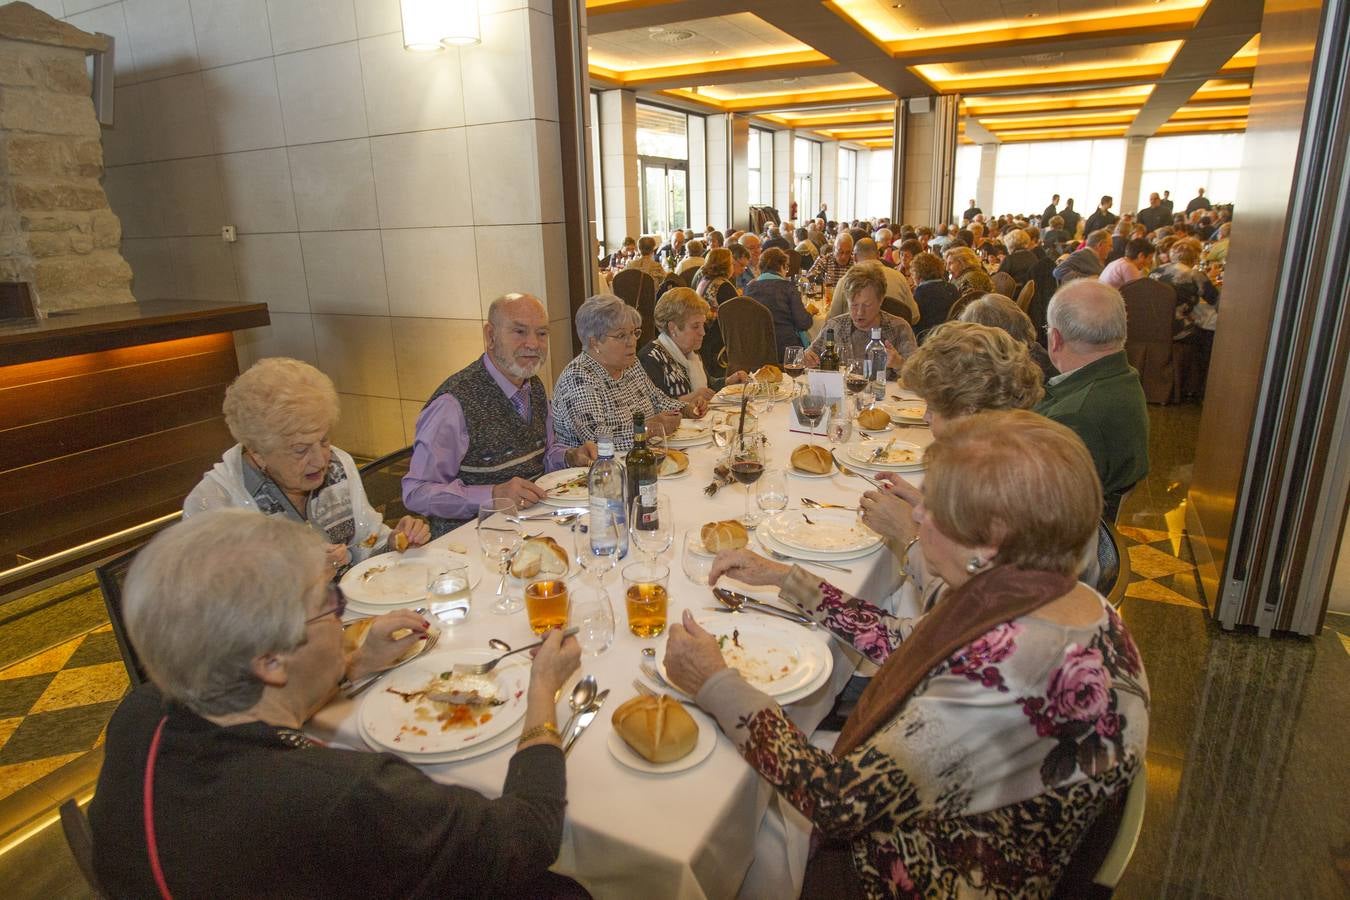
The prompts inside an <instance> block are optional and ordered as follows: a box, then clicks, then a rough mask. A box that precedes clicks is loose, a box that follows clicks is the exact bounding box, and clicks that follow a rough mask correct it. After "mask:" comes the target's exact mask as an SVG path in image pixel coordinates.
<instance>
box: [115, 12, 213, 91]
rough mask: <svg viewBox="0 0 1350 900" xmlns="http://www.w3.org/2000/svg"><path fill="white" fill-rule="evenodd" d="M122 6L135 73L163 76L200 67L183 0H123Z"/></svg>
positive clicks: (189, 17) (195, 43)
mask: <svg viewBox="0 0 1350 900" xmlns="http://www.w3.org/2000/svg"><path fill="white" fill-rule="evenodd" d="M122 10H123V13H124V14H125V15H126V19H127V35H128V37H129V38H130V39H131V54H132V56H133V57H135V59H136V73H137V75H138V77H140V78H142V79H150V78H163V77H164V76H166V75H182V74H183V73H185V72H195V71H197V70H198V69H200V68H201V63H199V62H198V60H197V38H196V35H194V34H193V32H192V10H191V9H190V8H189V6H188V3H187V0H124V2H123V4H122Z"/></svg>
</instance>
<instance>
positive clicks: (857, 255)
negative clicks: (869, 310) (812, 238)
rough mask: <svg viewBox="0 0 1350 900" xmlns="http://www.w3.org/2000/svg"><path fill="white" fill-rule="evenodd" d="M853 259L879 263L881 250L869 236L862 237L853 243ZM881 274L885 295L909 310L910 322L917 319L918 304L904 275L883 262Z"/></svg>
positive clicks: (861, 261)
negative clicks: (883, 279) (884, 278)
mask: <svg viewBox="0 0 1350 900" xmlns="http://www.w3.org/2000/svg"><path fill="white" fill-rule="evenodd" d="M853 259H854V261H855V262H860V263H864V262H876V263H878V264H881V250H880V248H879V247H877V245H876V242H875V241H873V240H872V239H871V238H863V239H862V240H860V241H858V243H856V244H854V245H853ZM881 274H882V275H885V276H886V296H887V297H894V298H895V299H896V300H897V301H899V303H900V305H901V306H903V307H905V308H906V309H908V310H909V314H910V316H911V318H910V321H911V322H917V321H919V304H917V303H915V302H914V291H913V290H912V289H911V288H910V286H909V281H908V280H907V279H906V278H905V276H904V275H902V274H900V270H899V269H892V268H891V267H890V266H887V265H884V264H882V265H881Z"/></svg>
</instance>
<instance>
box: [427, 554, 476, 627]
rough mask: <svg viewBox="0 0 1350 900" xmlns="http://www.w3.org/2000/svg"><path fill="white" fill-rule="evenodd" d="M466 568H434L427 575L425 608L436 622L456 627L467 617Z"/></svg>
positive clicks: (469, 590) (469, 589) (468, 589)
mask: <svg viewBox="0 0 1350 900" xmlns="http://www.w3.org/2000/svg"><path fill="white" fill-rule="evenodd" d="M470 593H471V588H470V585H469V567H468V566H448V567H444V568H442V567H436V568H434V569H432V570H431V572H429V573H428V574H427V608H428V609H429V610H430V611H431V615H432V616H433V617H435V618H436V620H437V621H439V622H442V623H444V624H446V625H458V624H459V623H460V622H463V621H464V620H465V619H467V618H468V617H469V595H470Z"/></svg>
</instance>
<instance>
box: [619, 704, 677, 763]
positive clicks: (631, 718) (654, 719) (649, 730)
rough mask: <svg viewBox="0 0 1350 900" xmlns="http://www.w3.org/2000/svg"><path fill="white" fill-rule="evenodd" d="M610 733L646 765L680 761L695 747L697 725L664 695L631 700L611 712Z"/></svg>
mask: <svg viewBox="0 0 1350 900" xmlns="http://www.w3.org/2000/svg"><path fill="white" fill-rule="evenodd" d="M611 721H612V722H613V723H614V732H615V733H616V734H618V736H619V737H621V738H623V742H624V743H625V744H627V745H628V746H629V747H632V748H633V751H634V752H635V753H637V754H638V755H639V756H641V757H642V758H643V759H645V760H647V761H648V762H654V763H669V762H675V760H677V759H683V758H684V757H686V756H688V755H689V754H690V753H692V752H693V750H694V747H695V745H697V744H698V723H697V722H695V721H694V717H693V716H691V715H689V711H688V710H686V709H685V708H684V705H683V704H682V703H680V702H679V701H678V700H673V699H671V698H670V697H667V696H665V695H664V694H661V695H658V696H655V697H642V696H639V697H634V698H633V699H632V700H629V701H628V702H627V703H625V704H623V705H622V706H620V707H619V708H618V709H616V710H614V715H613V716H612V717H611Z"/></svg>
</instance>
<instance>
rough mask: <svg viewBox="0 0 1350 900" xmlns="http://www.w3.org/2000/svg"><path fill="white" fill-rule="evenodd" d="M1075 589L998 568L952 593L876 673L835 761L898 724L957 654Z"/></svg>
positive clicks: (1055, 577) (1061, 578) (1049, 576)
mask: <svg viewBox="0 0 1350 900" xmlns="http://www.w3.org/2000/svg"><path fill="white" fill-rule="evenodd" d="M1074 584H1075V581H1074V579H1072V578H1070V577H1069V576H1068V575H1061V574H1059V573H1057V572H1044V571H1037V570H1032V569H1017V568H1013V567H1012V566H996V567H994V568H992V569H990V570H989V571H987V572H981V573H980V574H979V575H976V576H975V577H974V578H972V579H970V581H968V582H966V583H965V584H963V585H962V586H961V587H959V588H957V589H955V590H953V591H951V592H949V593H948V594H947V596H946V597H945V598H943V600H942V601H941V602H940V603H938V604H937V606H935V607H934V608H933V611H932V612H930V613H927V614H926V615H924V616H923V618H921V619H920V620H919V624H918V625H917V626H916V627H915V629H914V631H913V633H911V634H910V636H909V637H908V638H907V639H906V640H905V642H904V643H903V644H901V645H900V646H899V647H897V648H896V650H895V652H893V653H892V654H891V655H890V656H889V657H887V659H886V662H884V663H883V664H882V666H881V668H880V669H878V670H877V674H876V675H875V676H874V677H873V678H872V681H871V683H870V684H868V685H867V689H866V690H864V691H863V693H862V696H861V697H859V698H858V705H857V707H856V708H855V709H854V710H853V714H852V715H850V716H849V717H848V721H847V722H845V723H844V730H843V731H842V732H840V734H839V740H838V741H836V742H835V745H834V755H835V756H836V757H840V756H843V755H845V754H847V753H848V752H850V751H851V750H853V749H855V748H856V747H858V746H859V745H860V744H862V743H864V742H865V741H866V740H867V739H868V738H870V737H871V736H872V735H873V734H875V733H876V732H877V731H878V730H880V729H881V728H882V727H884V726H885V725H886V724H887V723H888V722H890V721H891V720H892V719H893V718H895V715H896V713H897V712H898V711H899V709H900V708H901V707H902V706H904V704H905V701H907V700H908V699H909V696H910V694H912V693H914V691H915V689H916V688H918V686H919V684H920V683H921V682H922V681H923V680H924V679H925V678H927V677H928V675H929V674H930V673H931V672H932V671H933V670H934V669H936V668H937V667H938V666H940V665H942V663H943V662H945V661H946V660H947V659H948V658H950V657H951V655H952V654H953V653H955V652H956V651H957V650H960V649H961V648H962V647H964V646H966V645H967V644H969V643H970V642H972V641H974V640H975V639H976V638H978V637H980V636H981V635H984V634H985V633H987V632H988V631H990V630H992V629H994V628H996V627H998V626H999V625H1002V624H1003V623H1005V622H1011V621H1012V620H1014V619H1018V618H1021V617H1022V616H1025V615H1028V614H1029V613H1032V612H1035V611H1036V610H1037V609H1040V608H1041V607H1042V606H1045V605H1046V604H1047V603H1049V602H1050V601H1052V600H1056V599H1058V598H1060V597H1063V596H1064V595H1065V594H1067V593H1069V591H1070V590H1072V588H1073V586H1074Z"/></svg>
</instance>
